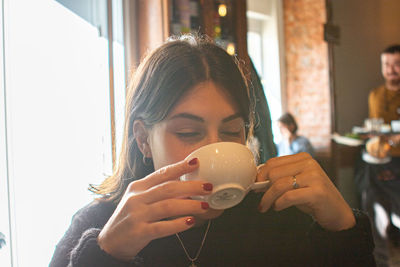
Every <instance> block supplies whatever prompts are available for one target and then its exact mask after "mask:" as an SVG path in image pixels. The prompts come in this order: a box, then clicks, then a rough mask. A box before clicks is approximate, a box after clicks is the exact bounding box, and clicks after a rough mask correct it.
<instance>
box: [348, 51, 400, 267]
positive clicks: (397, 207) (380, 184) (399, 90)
mask: <svg viewBox="0 0 400 267" xmlns="http://www.w3.org/2000/svg"><path fill="white" fill-rule="evenodd" d="M381 63H382V66H381V67H382V75H383V78H384V80H385V83H384V84H383V85H381V86H379V87H377V88H375V89H373V90H372V91H371V92H370V94H369V99H368V104H369V117H370V118H382V119H383V120H384V123H385V124H391V122H392V121H394V120H400V45H392V46H389V47H388V48H386V49H385V50H384V51H383V52H382V54H381ZM399 141H400V134H399V133H392V134H389V135H381V136H375V137H373V138H371V139H370V140H369V141H368V142H367V145H366V149H367V151H368V153H369V154H370V155H372V156H374V157H375V158H380V159H384V158H388V156H391V159H390V158H389V161H390V162H385V163H381V164H379V163H375V164H369V163H366V162H363V163H362V164H361V165H360V166H359V169H358V170H357V174H356V176H357V177H356V183H357V186H358V189H359V190H360V192H361V196H362V197H361V205H362V207H363V209H365V210H366V211H367V212H368V213H369V215H370V216H371V219H372V222H373V233H374V239H375V257H376V261H377V263H378V266H388V264H387V262H388V255H389V253H388V247H387V245H388V241H390V242H389V244H391V246H393V245H394V246H399V245H400V232H399V229H398V228H400V145H399V143H400V142H399ZM357 180H358V182H357Z"/></svg>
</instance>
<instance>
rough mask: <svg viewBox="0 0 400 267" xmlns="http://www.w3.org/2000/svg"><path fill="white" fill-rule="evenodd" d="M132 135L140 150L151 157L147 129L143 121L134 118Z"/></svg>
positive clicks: (147, 156)
mask: <svg viewBox="0 0 400 267" xmlns="http://www.w3.org/2000/svg"><path fill="white" fill-rule="evenodd" d="M133 135H134V136H135V141H136V144H137V146H138V147H139V149H140V152H142V154H143V155H144V156H145V157H146V158H151V157H152V155H151V149H150V145H149V130H148V129H147V128H146V126H145V125H144V123H143V121H140V120H136V121H135V122H134V123H133Z"/></svg>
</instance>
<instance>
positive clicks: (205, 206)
mask: <svg viewBox="0 0 400 267" xmlns="http://www.w3.org/2000/svg"><path fill="white" fill-rule="evenodd" d="M209 207H210V205H208V203H207V202H201V208H202V209H203V210H206V209H208V208H209Z"/></svg>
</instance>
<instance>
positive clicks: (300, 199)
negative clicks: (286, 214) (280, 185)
mask: <svg viewBox="0 0 400 267" xmlns="http://www.w3.org/2000/svg"><path fill="white" fill-rule="evenodd" d="M317 195H318V193H317V192H316V190H315V188H310V187H305V188H299V189H297V190H290V191H287V192H285V194H283V195H282V196H280V197H279V198H278V199H277V200H276V201H275V203H274V209H275V210H276V211H280V210H284V209H286V208H289V207H292V206H306V207H307V208H308V210H309V211H311V210H314V209H315V206H316V205H315V204H314V203H315V199H317V198H318V197H317ZM321 197H322V195H321Z"/></svg>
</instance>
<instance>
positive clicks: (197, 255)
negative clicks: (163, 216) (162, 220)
mask: <svg viewBox="0 0 400 267" xmlns="http://www.w3.org/2000/svg"><path fill="white" fill-rule="evenodd" d="M210 225H211V220H209V221H208V225H207V229H206V231H205V233H204V236H203V240H202V241H201V244H200V247H199V249H198V250H197V253H196V256H195V257H194V258H192V257H190V255H189V252H188V251H187V249H186V247H185V245H184V244H183V241H182V239H181V237H180V236H179V234H178V233H176V234H175V235H176V237H177V238H178V240H179V243H181V246H182V248H183V251H185V254H186V257H187V258H188V260H190V261H191V262H192V264H191V265H190V266H196V265H195V264H194V262H195V261H196V260H197V259H198V258H199V256H200V252H201V250H202V248H203V246H204V243H205V241H206V238H207V234H208V230H210Z"/></svg>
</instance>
